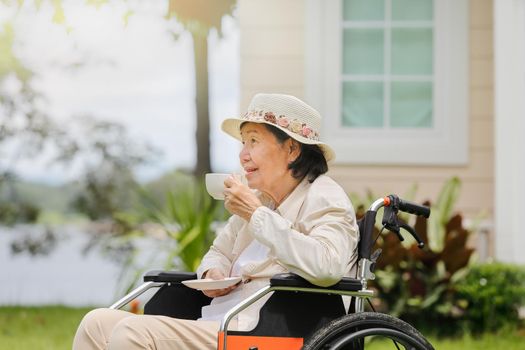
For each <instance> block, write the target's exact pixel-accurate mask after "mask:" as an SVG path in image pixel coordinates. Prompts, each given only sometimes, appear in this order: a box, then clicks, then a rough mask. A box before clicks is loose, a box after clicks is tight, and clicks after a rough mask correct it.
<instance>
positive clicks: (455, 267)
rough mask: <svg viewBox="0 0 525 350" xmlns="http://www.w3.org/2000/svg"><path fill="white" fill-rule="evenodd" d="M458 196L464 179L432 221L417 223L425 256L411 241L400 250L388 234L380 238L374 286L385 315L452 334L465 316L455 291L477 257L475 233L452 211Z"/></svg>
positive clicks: (446, 191)
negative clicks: (472, 239)
mask: <svg viewBox="0 0 525 350" xmlns="http://www.w3.org/2000/svg"><path fill="white" fill-rule="evenodd" d="M459 191H460V181H459V179H457V178H452V179H450V180H448V181H447V182H446V183H445V184H444V186H443V188H442V190H441V192H440V195H439V197H438V200H437V201H436V203H435V204H432V205H431V210H432V214H431V216H430V219H429V220H427V219H424V218H420V217H418V218H417V219H416V222H415V225H414V227H415V229H416V231H417V232H418V233H419V235H420V237H421V238H422V239H423V241H424V242H425V243H426V248H425V249H424V250H421V249H419V248H418V247H417V245H416V242H414V241H413V240H411V239H410V240H409V239H407V240H406V241H405V242H404V243H403V244H401V243H400V242H399V240H398V239H397V237H396V236H395V235H394V234H392V233H389V232H387V233H385V234H382V235H381V236H379V238H378V240H377V242H376V246H375V247H376V248H381V249H382V251H383V252H382V255H381V257H380V258H379V260H378V263H377V271H376V276H377V279H376V280H375V281H374V282H373V286H374V287H375V288H376V289H377V291H378V296H379V297H378V299H379V300H380V301H381V305H380V306H379V307H380V308H381V309H382V310H383V311H385V312H388V313H391V314H394V315H396V316H399V317H401V318H403V319H406V320H408V321H410V322H411V323H414V324H416V325H418V326H425V325H426V326H429V327H430V326H432V325H435V324H440V326H443V328H445V327H446V326H447V325H450V327H451V328H453V322H452V321H454V320H457V319H458V318H459V316H460V315H461V313H462V312H461V308H460V305H459V301H458V300H457V298H456V297H455V289H454V286H455V283H456V282H457V281H459V280H461V279H463V278H464V277H465V276H466V275H467V273H468V271H469V267H468V264H469V261H470V258H471V255H472V253H473V250H472V249H471V248H468V247H467V239H468V237H469V234H470V233H469V231H467V230H466V229H465V228H464V227H463V224H462V217H461V215H459V214H454V210H453V208H454V205H455V203H456V200H457V198H458V194H459ZM425 204H427V205H428V204H429V203H425ZM378 216H379V215H378ZM405 218H407V219H408V217H406V216H405ZM376 234H378V232H376ZM445 321H447V322H445ZM443 330H445V331H446V329H443Z"/></svg>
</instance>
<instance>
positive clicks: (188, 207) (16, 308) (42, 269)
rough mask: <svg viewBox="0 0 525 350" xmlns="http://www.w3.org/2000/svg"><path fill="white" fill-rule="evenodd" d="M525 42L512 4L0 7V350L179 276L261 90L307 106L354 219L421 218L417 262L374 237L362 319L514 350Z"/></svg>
mask: <svg viewBox="0 0 525 350" xmlns="http://www.w3.org/2000/svg"><path fill="white" fill-rule="evenodd" d="M524 28H525V5H524V1H522V0H501V1H499V0H498V1H492V0H471V1H468V0H455V1H453V0H337V1H336V0H330V1H322V0H287V1H278V0H265V1H263V0H237V1H235V0H155V1H152V0H150V1H146V0H86V1H77V0H31V1H30V0H26V1H23V0H0V349H4V348H5V349H12V348H17V349H25V348H28V349H29V348H31V349H39V348H41V349H47V348H49V349H58V348H69V347H70V341H71V338H72V336H73V332H74V329H75V328H76V325H77V324H78V322H79V320H80V318H81V317H82V315H83V313H85V312H86V311H87V310H89V309H90V308H91V307H96V306H107V305H109V304H111V303H112V302H113V301H114V300H115V299H116V298H118V297H119V296H121V295H122V294H123V293H125V292H126V291H128V290H130V289H131V288H133V287H134V286H136V285H137V284H138V283H139V282H140V281H141V276H142V275H143V273H144V272H145V271H147V270H150V269H178V270H194V269H195V268H196V266H197V265H198V264H199V262H200V257H201V256H202V255H203V253H204V252H205V251H206V250H207V248H208V247H209V245H210V244H211V241H212V240H213V237H214V235H215V233H216V231H217V230H218V229H220V227H221V226H222V225H223V223H224V221H225V220H226V219H227V217H228V214H227V212H225V210H224V208H223V205H222V203H221V202H219V201H215V200H212V199H211V197H209V196H208V195H207V193H206V191H205V189H204V187H203V175H204V174H205V173H207V172H210V171H214V172H238V171H239V170H240V169H239V166H238V160H237V154H238V151H239V145H238V143H237V142H236V141H235V140H233V139H231V138H230V137H228V136H226V135H224V134H223V133H222V132H221V131H220V128H219V126H220V122H221V121H222V119H224V118H226V117H228V116H235V115H238V114H239V113H242V112H243V111H244V110H245V109H246V107H247V105H248V103H249V101H250V100H251V98H252V97H253V95H254V94H255V93H257V92H276V93H288V94H292V95H295V96H297V97H299V98H302V99H304V100H305V101H306V102H308V103H309V104H311V105H313V106H314V107H316V108H317V109H318V110H319V111H320V112H321V114H322V115H323V117H324V121H323V122H324V124H323V130H322V135H323V136H322V139H324V140H325V141H327V142H328V143H330V144H331V145H332V146H333V147H334V148H335V150H336V153H337V159H336V160H335V162H333V163H332V164H331V168H330V172H329V175H331V176H332V177H333V178H334V179H336V180H337V181H338V182H339V183H340V184H341V185H342V186H343V187H344V189H345V190H346V192H347V193H348V195H349V196H350V198H351V199H352V201H353V203H354V206H355V207H356V209H357V211H358V213H359V214H360V215H361V214H362V213H363V211H364V210H365V209H366V208H367V207H368V206H369V205H370V204H371V202H372V201H373V200H374V199H375V198H377V197H381V196H384V195H386V194H389V193H396V194H398V195H399V196H401V197H404V198H406V199H409V200H412V201H416V202H420V203H423V202H424V203H426V204H428V205H431V206H432V213H433V214H432V216H431V218H430V219H429V220H428V221H421V222H410V223H411V224H416V225H417V227H418V230H419V231H420V234H421V235H422V236H423V237H424V238H425V240H426V241H427V242H428V247H429V248H428V249H427V250H426V251H424V252H422V251H418V250H417V249H416V248H415V246H414V244H413V243H414V242H412V241H411V240H409V239H407V240H406V241H404V242H403V243H400V242H399V241H397V239H394V238H395V236H393V235H389V234H383V235H382V236H381V237H380V239H379V240H378V243H377V245H378V247H380V248H382V249H383V250H384V252H385V253H384V254H383V255H384V257H383V259H382V260H380V263H379V267H380V271H378V273H377V277H378V278H377V280H376V281H375V282H374V288H375V289H376V290H377V291H378V293H379V298H378V299H377V302H376V304H377V305H376V306H377V307H378V308H379V309H380V310H382V311H384V312H388V313H391V314H394V315H396V316H399V317H402V318H403V319H406V320H408V321H410V322H411V323H413V324H415V325H417V327H419V328H421V329H424V330H426V331H428V332H429V333H430V335H431V338H432V339H433V340H434V341H436V342H439V343H437V344H439V346H435V347H436V348H444V349H447V348H448V347H450V348H456V347H458V346H463V347H467V348H469V349H477V348H479V349H482V348H486V347H487V346H489V345H493V346H498V347H499V346H501V347H503V346H505V347H508V348H511V349H512V348H516V349H518V348H520V347H519V346H520V344H523V342H524V341H525V338H524V331H523V317H524V314H525V312H524V311H523V310H524V309H523V305H524V302H525V300H524V298H525V270H524V267H523V266H524V264H525V255H523V254H522V252H521V247H523V246H525V235H523V234H522V232H521V231H522V230H521V224H520V220H519V218H520V217H521V213H520V212H519V211H521V210H520V209H521V208H520V204H521V199H522V198H523V197H525V182H524V181H523V179H524V178H525V159H524V158H523V149H525V139H524V138H523V137H521V135H522V134H523V132H525V121H524V120H525V119H524V118H523V114H524V113H525V108H524V103H523V95H524V94H525V64H524V63H523V62H525V57H524V56H525V54H524V51H525V48H524V47H525V44H524V43H525V29H524ZM405 219H407V220H408V218H405ZM378 226H379V225H378ZM142 305H143V300H139V301H137V302H136V303H134V304H133V307H134V309H133V311H135V312H140V309H141V306H142ZM61 322H62V323H61ZM29 330H31V331H29ZM28 332H29V333H28ZM498 332H499V333H498ZM501 332H503V333H501ZM24 334H25V336H22V335H24ZM28 334H30V335H28ZM478 334H482V336H478ZM44 335H45V336H44ZM474 335H475V336H474ZM502 335H504V336H502ZM44 338H45V340H44ZM502 339H505V340H507V341H508V343H504V344H503V343H501V341H503V340H502ZM4 344H5V345H4ZM521 346H522V345H521Z"/></svg>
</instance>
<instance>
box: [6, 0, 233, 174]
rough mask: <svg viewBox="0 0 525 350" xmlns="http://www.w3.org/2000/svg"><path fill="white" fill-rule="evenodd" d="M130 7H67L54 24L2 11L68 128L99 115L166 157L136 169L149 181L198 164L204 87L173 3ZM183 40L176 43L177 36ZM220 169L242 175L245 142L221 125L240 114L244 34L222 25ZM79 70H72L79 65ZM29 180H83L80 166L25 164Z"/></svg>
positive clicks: (217, 62)
mask: <svg viewBox="0 0 525 350" xmlns="http://www.w3.org/2000/svg"><path fill="white" fill-rule="evenodd" d="M130 3H131V4H133V6H132V7H133V10H134V12H133V14H132V15H131V16H130V17H129V19H128V22H127V24H126V23H125V22H124V20H123V18H124V14H125V13H126V11H127V9H126V8H125V7H124V5H123V3H121V2H113V3H111V4H109V5H104V6H101V7H100V8H98V9H97V8H95V7H93V6H86V5H85V4H84V2H83V1H73V0H70V1H64V11H65V18H66V24H56V23H53V21H52V17H53V10H52V9H51V8H50V7H49V6H44V7H42V8H41V9H40V10H38V11H36V10H35V9H33V8H32V6H25V7H24V8H23V9H22V10H21V11H18V12H17V13H14V12H13V11H11V10H6V9H5V8H3V9H2V8H1V7H2V5H0V24H1V23H2V22H5V21H6V19H8V18H10V19H12V21H13V22H12V23H13V25H14V29H15V35H16V43H17V44H16V47H15V53H16V54H17V55H18V57H19V58H20V59H21V60H22V61H23V62H24V63H25V64H26V65H27V66H28V67H29V68H31V69H32V70H33V71H34V72H35V73H36V75H37V77H36V79H35V81H34V87H35V88H36V89H37V90H38V91H39V92H40V93H42V94H43V95H44V96H45V97H46V106H45V108H46V110H47V111H48V112H49V114H50V115H52V116H53V118H54V119H55V120H56V121H58V122H60V123H68V122H71V120H72V118H78V117H79V116H82V115H86V114H89V115H93V116H95V117H96V118H98V119H105V120H111V121H116V122H119V123H122V124H124V125H125V126H126V127H127V129H128V132H129V134H130V135H131V136H132V137H133V139H135V140H138V141H140V142H147V143H149V144H151V145H153V146H154V147H156V148H157V149H159V150H160V151H161V152H162V154H161V156H160V157H159V158H158V159H157V161H156V162H155V163H151V164H148V165H147V166H144V167H142V168H140V169H138V171H137V176H138V177H139V179H140V180H142V181H147V180H151V179H154V178H156V177H158V176H160V175H161V174H162V173H164V172H166V171H169V170H172V169H174V168H191V167H193V165H194V164H195V157H196V148H195V144H194V143H195V137H194V134H195V104H194V101H195V92H194V90H195V88H194V87H195V83H194V67H193V50H192V42H191V37H190V36H189V35H188V34H187V33H185V32H184V31H183V30H181V27H180V25H178V24H177V23H174V22H173V21H170V22H168V21H166V20H165V19H164V18H163V16H164V15H165V11H166V2H165V1H134V2H133V1H132V2H130ZM174 32H175V33H179V34H178V35H177V38H175V37H174V34H173V33H174ZM209 44H210V50H209V75H210V114H211V129H212V132H211V142H212V147H211V152H212V168H213V169H214V171H218V172H232V171H236V170H237V169H238V168H239V166H238V158H237V153H238V150H239V145H238V143H237V141H235V140H233V139H231V138H230V137H229V136H227V135H225V134H223V133H222V132H221V131H220V122H221V120H222V119H224V118H226V117H229V116H235V115H237V114H238V113H239V60H240V59H239V30H238V23H237V22H236V21H235V19H233V18H231V17H225V18H224V20H223V37H222V38H218V35H217V33H216V32H212V33H211V34H210V39H209ZM80 62H83V64H82V65H80V67H79V68H71V67H73V66H78V63H80ZM16 171H17V173H18V174H19V176H21V177H22V178H24V179H27V180H32V181H36V182H43V183H49V184H60V183H63V182H66V181H70V180H72V179H74V178H75V177H76V176H77V175H78V169H76V168H75V167H64V166H60V165H55V166H51V167H50V166H49V165H48V162H47V160H46V157H45V156H44V157H40V158H39V159H28V160H26V161H21V162H18V163H17V165H16Z"/></svg>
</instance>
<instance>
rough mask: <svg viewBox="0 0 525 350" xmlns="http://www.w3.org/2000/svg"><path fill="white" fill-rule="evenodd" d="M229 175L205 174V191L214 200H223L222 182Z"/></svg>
mask: <svg viewBox="0 0 525 350" xmlns="http://www.w3.org/2000/svg"><path fill="white" fill-rule="evenodd" d="M229 176H231V174H221V173H208V174H206V178H205V180H206V190H207V191H208V193H209V194H210V196H212V197H213V198H215V199H218V200H224V181H225V180H226V179H227V178H228V177H229Z"/></svg>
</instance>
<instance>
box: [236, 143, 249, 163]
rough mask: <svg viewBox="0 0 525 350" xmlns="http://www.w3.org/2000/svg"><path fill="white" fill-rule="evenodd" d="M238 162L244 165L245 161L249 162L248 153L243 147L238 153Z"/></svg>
mask: <svg viewBox="0 0 525 350" xmlns="http://www.w3.org/2000/svg"><path fill="white" fill-rule="evenodd" d="M239 160H240V161H241V163H246V162H247V161H249V160H250V153H249V152H248V150H247V149H246V147H244V146H243V148H242V149H241V151H240V152H239Z"/></svg>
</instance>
